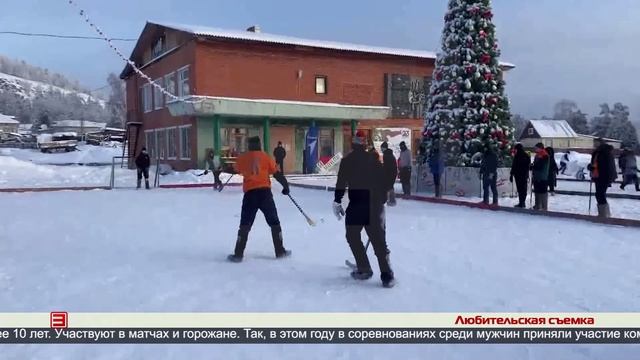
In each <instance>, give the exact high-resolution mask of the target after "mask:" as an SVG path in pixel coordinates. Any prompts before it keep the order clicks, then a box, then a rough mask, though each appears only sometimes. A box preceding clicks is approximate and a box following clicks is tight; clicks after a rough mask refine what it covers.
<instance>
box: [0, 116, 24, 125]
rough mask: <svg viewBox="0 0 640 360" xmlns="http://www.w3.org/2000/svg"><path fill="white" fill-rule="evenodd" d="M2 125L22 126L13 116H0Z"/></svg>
mask: <svg viewBox="0 0 640 360" xmlns="http://www.w3.org/2000/svg"><path fill="white" fill-rule="evenodd" d="M0 124H20V121H18V120H16V119H15V118H14V117H13V116H9V115H4V114H0Z"/></svg>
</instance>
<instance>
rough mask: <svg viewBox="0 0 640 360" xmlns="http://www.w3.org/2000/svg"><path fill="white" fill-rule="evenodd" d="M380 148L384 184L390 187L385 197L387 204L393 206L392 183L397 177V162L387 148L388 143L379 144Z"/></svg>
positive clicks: (394, 200)
mask: <svg viewBox="0 0 640 360" xmlns="http://www.w3.org/2000/svg"><path fill="white" fill-rule="evenodd" d="M380 150H381V151H382V168H383V172H384V183H385V184H384V186H385V187H387V188H389V189H390V190H389V192H388V194H389V195H388V197H387V205H389V206H395V205H396V191H395V189H394V185H395V183H396V178H397V177H398V163H397V161H396V157H395V156H394V155H393V150H391V149H389V144H387V142H386V141H385V142H383V143H382V145H380Z"/></svg>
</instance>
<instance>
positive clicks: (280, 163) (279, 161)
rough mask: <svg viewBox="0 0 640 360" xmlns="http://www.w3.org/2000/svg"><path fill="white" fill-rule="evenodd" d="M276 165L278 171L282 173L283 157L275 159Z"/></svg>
mask: <svg viewBox="0 0 640 360" xmlns="http://www.w3.org/2000/svg"><path fill="white" fill-rule="evenodd" d="M276 165H278V169H280V172H281V173H283V174H284V159H276Z"/></svg>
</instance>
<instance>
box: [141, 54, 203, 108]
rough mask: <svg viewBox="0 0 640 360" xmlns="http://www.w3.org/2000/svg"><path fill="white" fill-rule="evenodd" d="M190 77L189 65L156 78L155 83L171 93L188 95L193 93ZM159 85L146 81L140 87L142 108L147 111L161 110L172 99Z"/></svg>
mask: <svg viewBox="0 0 640 360" xmlns="http://www.w3.org/2000/svg"><path fill="white" fill-rule="evenodd" d="M189 78H190V72H189V65H187V66H184V67H181V68H180V69H178V70H176V71H172V72H170V73H169V74H167V75H165V76H164V77H160V78H158V79H155V80H154V81H153V83H154V84H156V85H158V86H159V87H163V88H164V89H165V90H166V91H167V92H168V93H169V94H171V95H174V96H178V97H187V96H189V95H191V91H190V87H189ZM158 86H153V85H151V84H149V83H146V84H144V85H142V87H141V88H140V101H141V108H142V111H144V112H145V113H148V112H151V111H153V110H160V109H162V108H164V107H165V105H166V104H168V103H170V102H171V100H172V99H171V97H170V96H169V95H165V94H164V93H163V92H162V90H160V88H159V87H158Z"/></svg>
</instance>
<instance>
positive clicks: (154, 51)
mask: <svg viewBox="0 0 640 360" xmlns="http://www.w3.org/2000/svg"><path fill="white" fill-rule="evenodd" d="M166 49H167V38H166V37H165V36H164V35H162V36H160V38H158V40H156V42H154V43H153V46H151V57H152V58H156V57H158V56H160V55H162V54H164V52H165V50H166Z"/></svg>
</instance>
